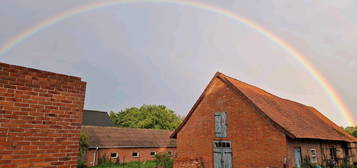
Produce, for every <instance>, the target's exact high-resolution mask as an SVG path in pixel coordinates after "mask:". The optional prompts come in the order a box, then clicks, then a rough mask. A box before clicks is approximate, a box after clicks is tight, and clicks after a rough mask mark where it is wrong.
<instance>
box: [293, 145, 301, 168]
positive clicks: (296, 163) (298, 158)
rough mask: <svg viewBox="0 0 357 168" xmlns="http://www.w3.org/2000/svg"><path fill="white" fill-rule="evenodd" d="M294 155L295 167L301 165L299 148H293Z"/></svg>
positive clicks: (298, 167)
mask: <svg viewBox="0 0 357 168" xmlns="http://www.w3.org/2000/svg"><path fill="white" fill-rule="evenodd" d="M294 155H295V166H296V167H297V168H300V167H301V148H300V147H299V148H295V149H294Z"/></svg>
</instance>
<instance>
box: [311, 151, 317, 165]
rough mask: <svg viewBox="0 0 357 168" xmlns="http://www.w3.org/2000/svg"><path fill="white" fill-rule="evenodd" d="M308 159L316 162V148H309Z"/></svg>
mask: <svg viewBox="0 0 357 168" xmlns="http://www.w3.org/2000/svg"><path fill="white" fill-rule="evenodd" d="M310 159H311V162H312V163H317V153H316V149H310Z"/></svg>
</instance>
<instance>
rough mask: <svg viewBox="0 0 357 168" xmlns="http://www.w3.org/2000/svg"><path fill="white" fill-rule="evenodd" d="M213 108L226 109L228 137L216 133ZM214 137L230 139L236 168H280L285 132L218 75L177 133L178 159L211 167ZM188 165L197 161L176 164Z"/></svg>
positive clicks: (194, 165) (217, 109)
mask: <svg viewBox="0 0 357 168" xmlns="http://www.w3.org/2000/svg"><path fill="white" fill-rule="evenodd" d="M215 112H227V120H228V125H227V138H216V137H215V132H214V131H215V129H214V113H215ZM214 140H229V141H231V143H232V154H233V167H235V168H252V167H254V168H266V167H278V168H282V167H283V160H284V158H285V157H286V154H287V151H286V150H287V145H286V137H285V134H283V133H282V132H281V131H280V130H278V129H277V128H276V127H274V126H273V125H272V124H271V123H270V122H269V121H268V120H267V119H265V118H264V117H262V115H260V114H259V113H258V112H257V109H255V108H254V106H252V105H251V104H249V103H248V102H247V101H245V99H244V97H241V96H239V95H237V94H235V93H234V92H232V90H231V89H230V88H228V87H227V86H226V85H225V84H224V83H223V82H222V81H220V79H217V78H215V79H214V81H213V82H212V84H211V87H210V88H209V89H208V90H207V92H206V95H205V97H204V98H203V99H202V101H201V102H200V103H199V105H198V106H197V108H196V109H195V111H194V112H193V114H192V116H191V118H190V119H189V120H188V122H187V123H186V125H185V126H184V127H183V128H182V129H181V131H180V132H179V133H178V134H177V148H176V152H177V160H178V161H179V160H190V159H191V160H197V159H200V161H202V163H203V164H204V167H206V168H211V167H213V143H212V142H213V141H214ZM190 165H192V168H194V167H196V165H197V164H195V163H194V162H192V164H189V163H187V162H184V161H183V162H182V163H180V162H176V163H175V168H179V167H189V166H190Z"/></svg>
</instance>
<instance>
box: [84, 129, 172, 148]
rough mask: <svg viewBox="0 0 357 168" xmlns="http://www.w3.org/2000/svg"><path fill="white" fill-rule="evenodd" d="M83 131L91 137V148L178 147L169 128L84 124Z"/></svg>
mask: <svg viewBox="0 0 357 168" xmlns="http://www.w3.org/2000/svg"><path fill="white" fill-rule="evenodd" d="M82 131H84V132H85V133H86V134H87V135H88V137H89V148H96V147H97V146H98V147H99V148H159V147H176V140H175V139H171V138H170V135H171V133H172V131H167V130H154V129H140V128H119V127H99V126H82Z"/></svg>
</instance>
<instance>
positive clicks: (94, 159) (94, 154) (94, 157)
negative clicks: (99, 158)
mask: <svg viewBox="0 0 357 168" xmlns="http://www.w3.org/2000/svg"><path fill="white" fill-rule="evenodd" d="M97 151H98V146H97V147H96V148H95V151H94V153H93V165H92V166H95V161H96V154H97Z"/></svg>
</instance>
